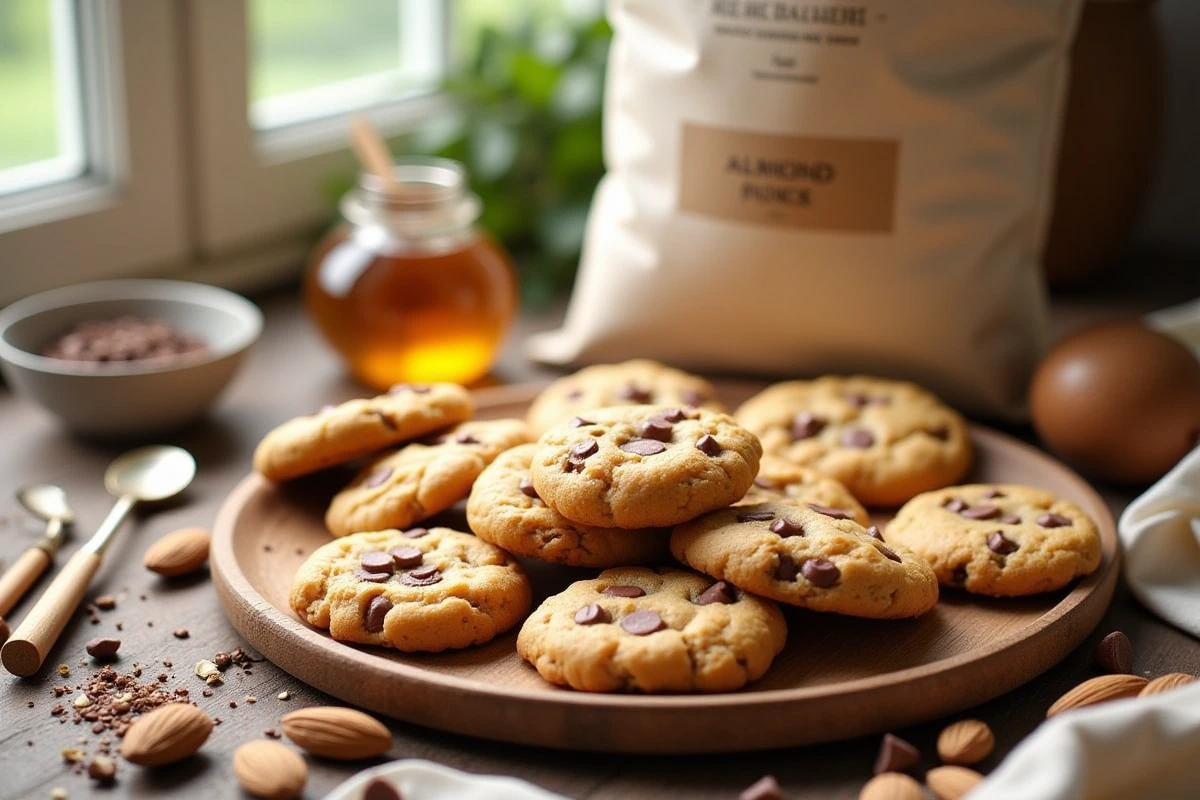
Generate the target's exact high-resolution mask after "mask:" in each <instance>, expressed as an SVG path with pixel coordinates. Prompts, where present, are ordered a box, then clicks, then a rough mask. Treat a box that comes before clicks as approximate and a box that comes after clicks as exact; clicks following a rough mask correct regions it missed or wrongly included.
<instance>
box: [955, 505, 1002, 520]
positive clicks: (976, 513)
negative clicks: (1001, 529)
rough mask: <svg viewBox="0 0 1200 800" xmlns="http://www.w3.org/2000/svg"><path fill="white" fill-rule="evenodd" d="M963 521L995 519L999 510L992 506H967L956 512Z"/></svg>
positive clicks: (998, 514)
mask: <svg viewBox="0 0 1200 800" xmlns="http://www.w3.org/2000/svg"><path fill="white" fill-rule="evenodd" d="M958 515H959V516H960V517H963V518H964V519H995V518H996V517H998V516H1000V509H999V508H997V507H996V506H993V505H988V504H986V503H985V504H983V505H981V506H968V507H967V508H964V509H963V510H962V511H959V512H958Z"/></svg>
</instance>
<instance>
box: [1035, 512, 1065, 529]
mask: <svg viewBox="0 0 1200 800" xmlns="http://www.w3.org/2000/svg"><path fill="white" fill-rule="evenodd" d="M1037 524H1038V525H1041V526H1042V527H1043V528H1064V527H1066V526H1067V525H1070V524H1071V520H1069V519H1067V518H1066V517H1064V516H1063V515H1062V514H1042V515H1041V516H1040V517H1038V518H1037Z"/></svg>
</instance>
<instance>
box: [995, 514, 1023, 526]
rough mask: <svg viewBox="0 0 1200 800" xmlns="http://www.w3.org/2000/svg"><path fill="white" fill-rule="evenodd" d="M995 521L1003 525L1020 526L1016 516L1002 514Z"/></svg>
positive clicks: (1019, 520)
mask: <svg viewBox="0 0 1200 800" xmlns="http://www.w3.org/2000/svg"><path fill="white" fill-rule="evenodd" d="M996 521H997V522H1003V523H1004V524H1005V525H1020V524H1021V518H1020V517H1018V516H1017V515H1016V514H1004V515H1003V516H1001V517H1000V518H999V519H997V520H996Z"/></svg>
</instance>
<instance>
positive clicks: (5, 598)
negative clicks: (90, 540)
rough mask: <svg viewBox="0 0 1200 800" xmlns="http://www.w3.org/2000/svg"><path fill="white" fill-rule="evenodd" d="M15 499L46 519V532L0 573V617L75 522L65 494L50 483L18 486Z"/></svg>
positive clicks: (40, 571)
mask: <svg viewBox="0 0 1200 800" xmlns="http://www.w3.org/2000/svg"><path fill="white" fill-rule="evenodd" d="M17 500H19V501H20V502H21V505H23V506H25V508H26V510H28V511H29V513H31V514H33V515H34V516H35V517H38V518H39V519H43V520H45V521H46V533H45V534H44V535H43V536H42V538H41V539H40V540H39V541H38V542H37V543H36V544H34V545H33V546H32V547H30V548H28V549H27V550H26V551H25V552H24V553H22V554H21V555H20V557H19V558H17V560H16V561H14V562H13V565H12V566H11V567H9V568H8V570H7V571H6V572H5V573H4V574H3V575H0V616H3V615H5V614H7V613H8V612H9V611H10V610H11V609H12V607H13V606H15V605H16V604H17V601H18V600H20V599H21V598H22V597H23V596H24V595H25V592H27V591H28V590H29V587H30V586H32V585H33V582H34V581H36V580H37V579H38V576H39V575H41V574H42V573H43V572H44V571H45V570H46V567H48V566H50V562H51V561H53V560H54V555H55V553H57V552H58V548H59V546H60V545H61V544H62V541H63V537H64V536H65V535H66V531H67V527H68V526H69V525H70V524H71V523H72V522H74V521H75V512H74V511H72V510H71V505H70V504H69V503H68V502H67V493H66V492H64V491H63V490H62V488H61V487H58V486H55V485H54V484H52V483H39V484H36V485H34V486H22V487H21V488H20V489H18V490H17Z"/></svg>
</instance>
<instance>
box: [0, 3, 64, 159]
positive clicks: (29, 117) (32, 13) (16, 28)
mask: <svg viewBox="0 0 1200 800" xmlns="http://www.w3.org/2000/svg"><path fill="white" fill-rule="evenodd" d="M50 48H51V44H50V2H49V0H0V98H2V99H3V102H0V169H4V168H5V167H12V166H16V165H18V164H26V163H29V162H31V161H40V160H42V159H46V158H53V157H54V156H55V155H57V154H58V129H57V125H58V122H57V120H58V118H57V113H56V111H55V108H54V66H53V61H52V59H51V49H50Z"/></svg>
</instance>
